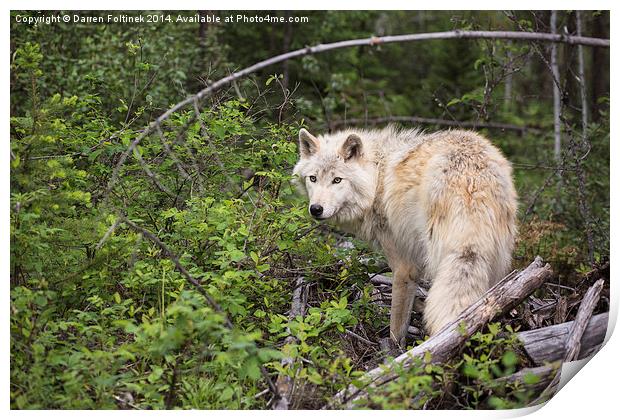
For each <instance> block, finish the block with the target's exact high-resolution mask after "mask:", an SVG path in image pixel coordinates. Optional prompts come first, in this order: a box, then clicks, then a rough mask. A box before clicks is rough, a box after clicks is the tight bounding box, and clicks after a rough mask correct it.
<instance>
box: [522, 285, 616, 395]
mask: <svg viewBox="0 0 620 420" xmlns="http://www.w3.org/2000/svg"><path fill="white" fill-rule="evenodd" d="M603 283H604V280H603V279H599V280H597V281H596V283H594V284H593V285H592V286H591V287H590V288H589V289H588V291H587V292H586V295H585V296H584V297H583V300H582V301H581V304H580V305H579V311H578V312H577V316H576V317H575V320H574V321H573V323H572V325H571V328H570V331H569V333H568V337H567V339H566V344H565V353H564V357H563V359H562V360H563V361H564V362H572V361H573V360H575V359H576V358H577V356H578V355H579V350H580V349H581V338H582V337H583V333H584V331H585V330H586V327H587V325H588V323H589V322H590V319H591V318H592V312H593V311H594V308H595V307H596V304H597V303H598V299H599V296H600V294H601V290H602V289H603ZM560 375H561V370H558V371H557V372H556V373H555V375H554V377H553V379H552V380H551V382H550V383H549V384H548V385H547V387H546V388H545V389H544V390H543V391H542V392H541V394H540V396H539V397H538V398H536V399H535V400H534V401H533V402H532V405H537V404H540V403H543V402H545V401H548V400H549V399H551V397H553V395H554V394H555V392H556V391H557V388H558V385H559V383H560Z"/></svg>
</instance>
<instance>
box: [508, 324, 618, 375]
mask: <svg viewBox="0 0 620 420" xmlns="http://www.w3.org/2000/svg"><path fill="white" fill-rule="evenodd" d="M608 321H609V313H604V314H600V315H595V316H593V317H592V318H591V319H590V322H588V325H587V326H586V328H585V331H584V333H583V335H582V337H581V349H580V351H579V354H578V358H577V360H579V359H584V358H586V357H588V356H591V355H592V354H594V353H595V352H597V351H598V349H599V348H600V346H601V344H602V343H603V340H604V339H605V333H606V332H607V323H608ZM573 322H574V321H570V322H565V323H563V324H558V325H552V326H549V327H544V328H538V329H535V330H530V331H523V332H520V333H517V336H518V337H519V340H521V342H522V343H523V347H524V348H525V352H526V353H527V355H528V356H529V357H530V359H532V361H533V362H534V363H535V364H536V365H543V364H545V363H547V362H553V361H556V360H562V359H563V358H564V355H565V353H566V341H567V337H568V334H569V332H570V330H571V329H572V327H573Z"/></svg>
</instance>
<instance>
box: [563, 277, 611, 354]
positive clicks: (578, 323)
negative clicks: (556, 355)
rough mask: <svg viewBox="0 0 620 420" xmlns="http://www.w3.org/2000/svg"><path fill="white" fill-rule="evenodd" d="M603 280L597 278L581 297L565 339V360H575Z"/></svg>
mask: <svg viewBox="0 0 620 420" xmlns="http://www.w3.org/2000/svg"><path fill="white" fill-rule="evenodd" d="M604 282H605V280H603V279H599V280H597V281H596V283H594V284H593V285H592V287H590V288H589V289H588V291H587V292H586V295H585V296H584V297H583V300H582V301H581V304H580V305H579V311H578V312H577V316H576V317H575V320H574V321H573V325H572V326H571V329H570V332H569V333H568V339H567V340H566V355H565V356H564V361H565V362H571V361H573V360H576V358H577V356H578V355H579V351H580V349H581V338H582V337H583V334H584V332H585V330H586V328H587V326H588V324H589V323H590V319H591V318H592V312H593V311H594V308H595V307H596V304H597V303H598V299H599V296H600V295H601V290H603V284H604Z"/></svg>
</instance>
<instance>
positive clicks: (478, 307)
mask: <svg viewBox="0 0 620 420" xmlns="http://www.w3.org/2000/svg"><path fill="white" fill-rule="evenodd" d="M551 273H552V272H551V267H550V266H549V264H546V265H545V264H544V263H543V261H542V258H540V257H536V259H535V260H534V262H532V263H531V264H530V265H529V266H528V267H527V268H525V269H524V270H523V271H521V272H520V273H516V272H513V273H511V274H509V275H508V276H506V277H505V278H504V279H503V280H501V281H500V282H499V283H497V284H496V285H495V286H493V287H492V288H491V289H489V290H488V291H487V292H486V293H485V294H484V295H483V296H482V297H481V298H480V299H478V301H476V302H475V303H473V304H472V305H471V306H470V307H469V308H467V309H466V310H465V311H463V312H462V313H461V315H460V316H459V317H458V318H457V319H456V320H455V321H453V322H452V323H450V324H448V325H446V326H445V327H444V328H443V329H442V330H441V331H439V333H437V334H436V335H434V336H433V337H431V338H429V339H428V340H427V341H426V342H424V343H422V344H421V345H419V346H417V347H415V348H413V349H411V350H409V351H407V352H406V353H403V354H401V355H400V356H398V357H397V358H396V359H394V360H393V361H392V362H391V363H390V364H389V365H387V366H381V367H378V368H376V369H373V370H371V371H369V372H368V373H367V374H366V376H365V377H363V378H361V381H362V382H363V383H365V386H363V387H362V388H361V389H360V388H358V387H356V386H354V385H350V386H349V387H347V388H346V389H344V390H342V391H340V392H338V393H337V394H336V395H335V396H334V398H333V400H332V401H331V403H330V404H329V405H328V408H329V407H336V406H340V405H342V404H345V405H346V406H347V407H351V406H352V405H353V402H354V401H355V400H357V399H360V398H362V397H364V396H366V395H367V390H368V389H372V388H377V387H380V386H381V385H384V384H386V383H388V382H391V381H393V380H394V379H396V378H397V377H398V375H397V374H395V373H394V368H395V367H397V366H400V367H401V368H409V367H411V366H413V365H414V364H419V365H421V366H423V365H424V364H427V363H443V362H447V361H448V360H450V359H451V358H452V357H454V356H455V355H457V354H458V353H459V351H460V349H461V347H462V346H463V344H464V343H465V342H466V341H467V339H468V338H469V337H470V336H471V335H472V334H473V333H474V332H476V331H478V330H479V329H481V328H482V327H483V326H484V325H486V324H487V323H488V322H489V321H491V320H492V319H493V318H494V317H495V316H497V315H499V314H501V313H503V312H506V311H508V310H510V309H512V308H513V307H514V306H516V305H517V304H519V303H520V302H521V301H522V300H523V299H525V298H526V297H527V296H529V295H530V294H531V293H532V292H533V291H534V290H536V289H537V288H538V287H540V285H542V283H543V282H544V281H545V280H547V279H548V278H549V277H550V276H551ZM427 354H428V355H430V357H428V356H427V357H425V356H426V355H427Z"/></svg>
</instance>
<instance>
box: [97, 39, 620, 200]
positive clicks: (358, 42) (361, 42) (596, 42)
mask: <svg viewBox="0 0 620 420" xmlns="http://www.w3.org/2000/svg"><path fill="white" fill-rule="evenodd" d="M440 39H511V40H515V41H544V42H552V43H565V44H571V45H586V46H590V47H603V48H608V47H609V45H610V41H609V40H608V39H600V38H590V37H584V36H571V35H565V34H549V33H540V32H513V31H461V30H455V31H447V32H431V33H423V34H405V35H389V36H383V37H370V38H361V39H352V40H347V41H338V42H332V43H329V44H318V45H315V46H313V47H305V48H300V49H298V50H295V51H290V52H287V53H284V54H280V55H277V56H275V57H271V58H268V59H266V60H263V61H260V62H258V63H256V64H253V65H251V66H249V67H246V68H244V69H242V70H239V71H237V72H234V73H232V74H230V75H228V76H226V77H224V78H222V79H220V80H218V81H216V82H214V83H212V84H211V85H209V86H207V87H206V88H204V89H202V90H201V91H199V92H198V93H196V94H195V95H191V96H189V97H187V98H186V99H184V100H182V101H181V102H178V103H177V104H176V105H174V106H172V107H170V108H168V110H167V111H166V112H164V113H163V114H161V115H160V116H159V117H157V119H155V120H154V121H152V122H151V123H150V124H149V125H148V126H147V127H146V128H145V130H144V131H143V132H142V133H141V134H140V135H139V136H138V137H136V138H135V139H134V141H133V142H131V144H130V145H129V147H128V148H127V150H125V152H123V154H122V155H121V157H120V158H119V160H118V162H117V164H116V166H115V167H114V170H113V171H112V175H111V176H110V180H109V182H108V186H107V188H106V191H105V193H104V195H105V196H106V197H107V196H108V194H109V193H110V191H111V190H112V188H114V185H115V184H116V182H117V180H118V177H119V173H120V169H121V167H122V166H123V165H124V163H125V161H126V160H127V158H128V156H129V154H130V153H131V152H132V151H133V150H134V149H135V148H136V146H137V145H138V144H139V143H140V141H142V139H144V138H145V137H147V136H148V135H150V134H151V133H152V132H153V131H154V130H155V129H156V128H157V126H158V125H161V124H162V123H163V122H164V121H165V120H167V119H168V118H170V116H171V115H172V114H174V113H175V112H177V111H179V110H181V109H183V108H185V107H186V106H188V105H191V104H194V103H198V102H199V101H201V100H203V99H205V98H208V97H209V96H211V95H212V94H213V93H215V92H216V91H218V90H219V89H221V88H222V87H224V86H227V85H229V84H230V83H232V82H234V81H235V80H238V79H241V78H242V77H245V76H247V75H250V74H252V73H256V72H257V71H259V70H262V69H264V68H266V67H269V66H272V65H274V64H277V63H281V62H283V61H286V60H290V59H293V58H298V57H303V56H305V55H310V54H318V53H322V52H326V51H331V50H336V49H340V48H351V47H359V46H374V45H379V44H391V43H396V42H419V41H430V40H440Z"/></svg>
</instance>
